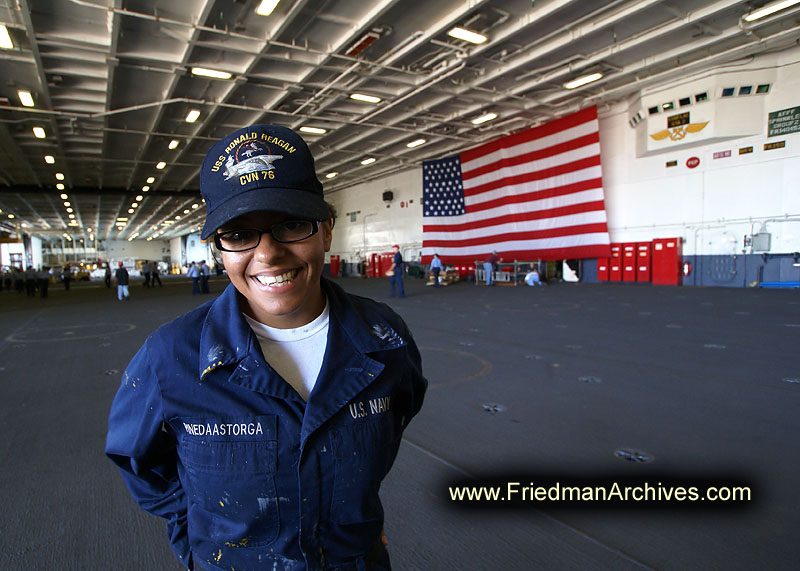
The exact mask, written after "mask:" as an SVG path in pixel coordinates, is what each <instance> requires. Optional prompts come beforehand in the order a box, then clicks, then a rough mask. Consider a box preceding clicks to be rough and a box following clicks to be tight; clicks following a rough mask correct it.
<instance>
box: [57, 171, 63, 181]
mask: <svg viewBox="0 0 800 571" xmlns="http://www.w3.org/2000/svg"><path fill="white" fill-rule="evenodd" d="M56 180H64V173H63V172H57V173H56Z"/></svg>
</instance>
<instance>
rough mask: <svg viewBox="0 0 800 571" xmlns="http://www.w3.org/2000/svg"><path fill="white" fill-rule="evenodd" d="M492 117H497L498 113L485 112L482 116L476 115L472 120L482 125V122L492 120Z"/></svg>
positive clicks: (473, 122) (474, 123) (475, 123)
mask: <svg viewBox="0 0 800 571" xmlns="http://www.w3.org/2000/svg"><path fill="white" fill-rule="evenodd" d="M492 119H497V113H484V114H483V115H481V116H480V117H476V118H475V119H473V120H472V124H473V125H480V124H481V123H486V122H487V121H491V120H492Z"/></svg>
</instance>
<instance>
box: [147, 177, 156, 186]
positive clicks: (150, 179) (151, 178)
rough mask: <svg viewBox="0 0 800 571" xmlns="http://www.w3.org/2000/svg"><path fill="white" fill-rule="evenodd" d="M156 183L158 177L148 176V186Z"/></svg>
mask: <svg viewBox="0 0 800 571" xmlns="http://www.w3.org/2000/svg"><path fill="white" fill-rule="evenodd" d="M155 181H156V177H154V176H148V177H147V180H146V181H145V182H146V183H147V184H153V183H154V182H155Z"/></svg>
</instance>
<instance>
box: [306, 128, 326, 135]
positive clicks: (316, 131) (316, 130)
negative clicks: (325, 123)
mask: <svg viewBox="0 0 800 571" xmlns="http://www.w3.org/2000/svg"><path fill="white" fill-rule="evenodd" d="M300 131H302V132H303V133H313V134H314V135H324V134H325V133H327V132H328V130H327V129H321V128H320V127H300Z"/></svg>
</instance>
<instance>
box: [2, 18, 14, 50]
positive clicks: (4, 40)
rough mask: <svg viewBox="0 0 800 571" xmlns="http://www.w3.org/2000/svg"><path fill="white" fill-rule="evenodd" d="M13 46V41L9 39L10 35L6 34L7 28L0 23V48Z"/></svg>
mask: <svg viewBox="0 0 800 571" xmlns="http://www.w3.org/2000/svg"><path fill="white" fill-rule="evenodd" d="M13 47H14V43H13V42H12V41H11V36H10V35H9V34H8V28H6V25H5V24H0V48H3V49H5V50H10V49H11V48H13Z"/></svg>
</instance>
